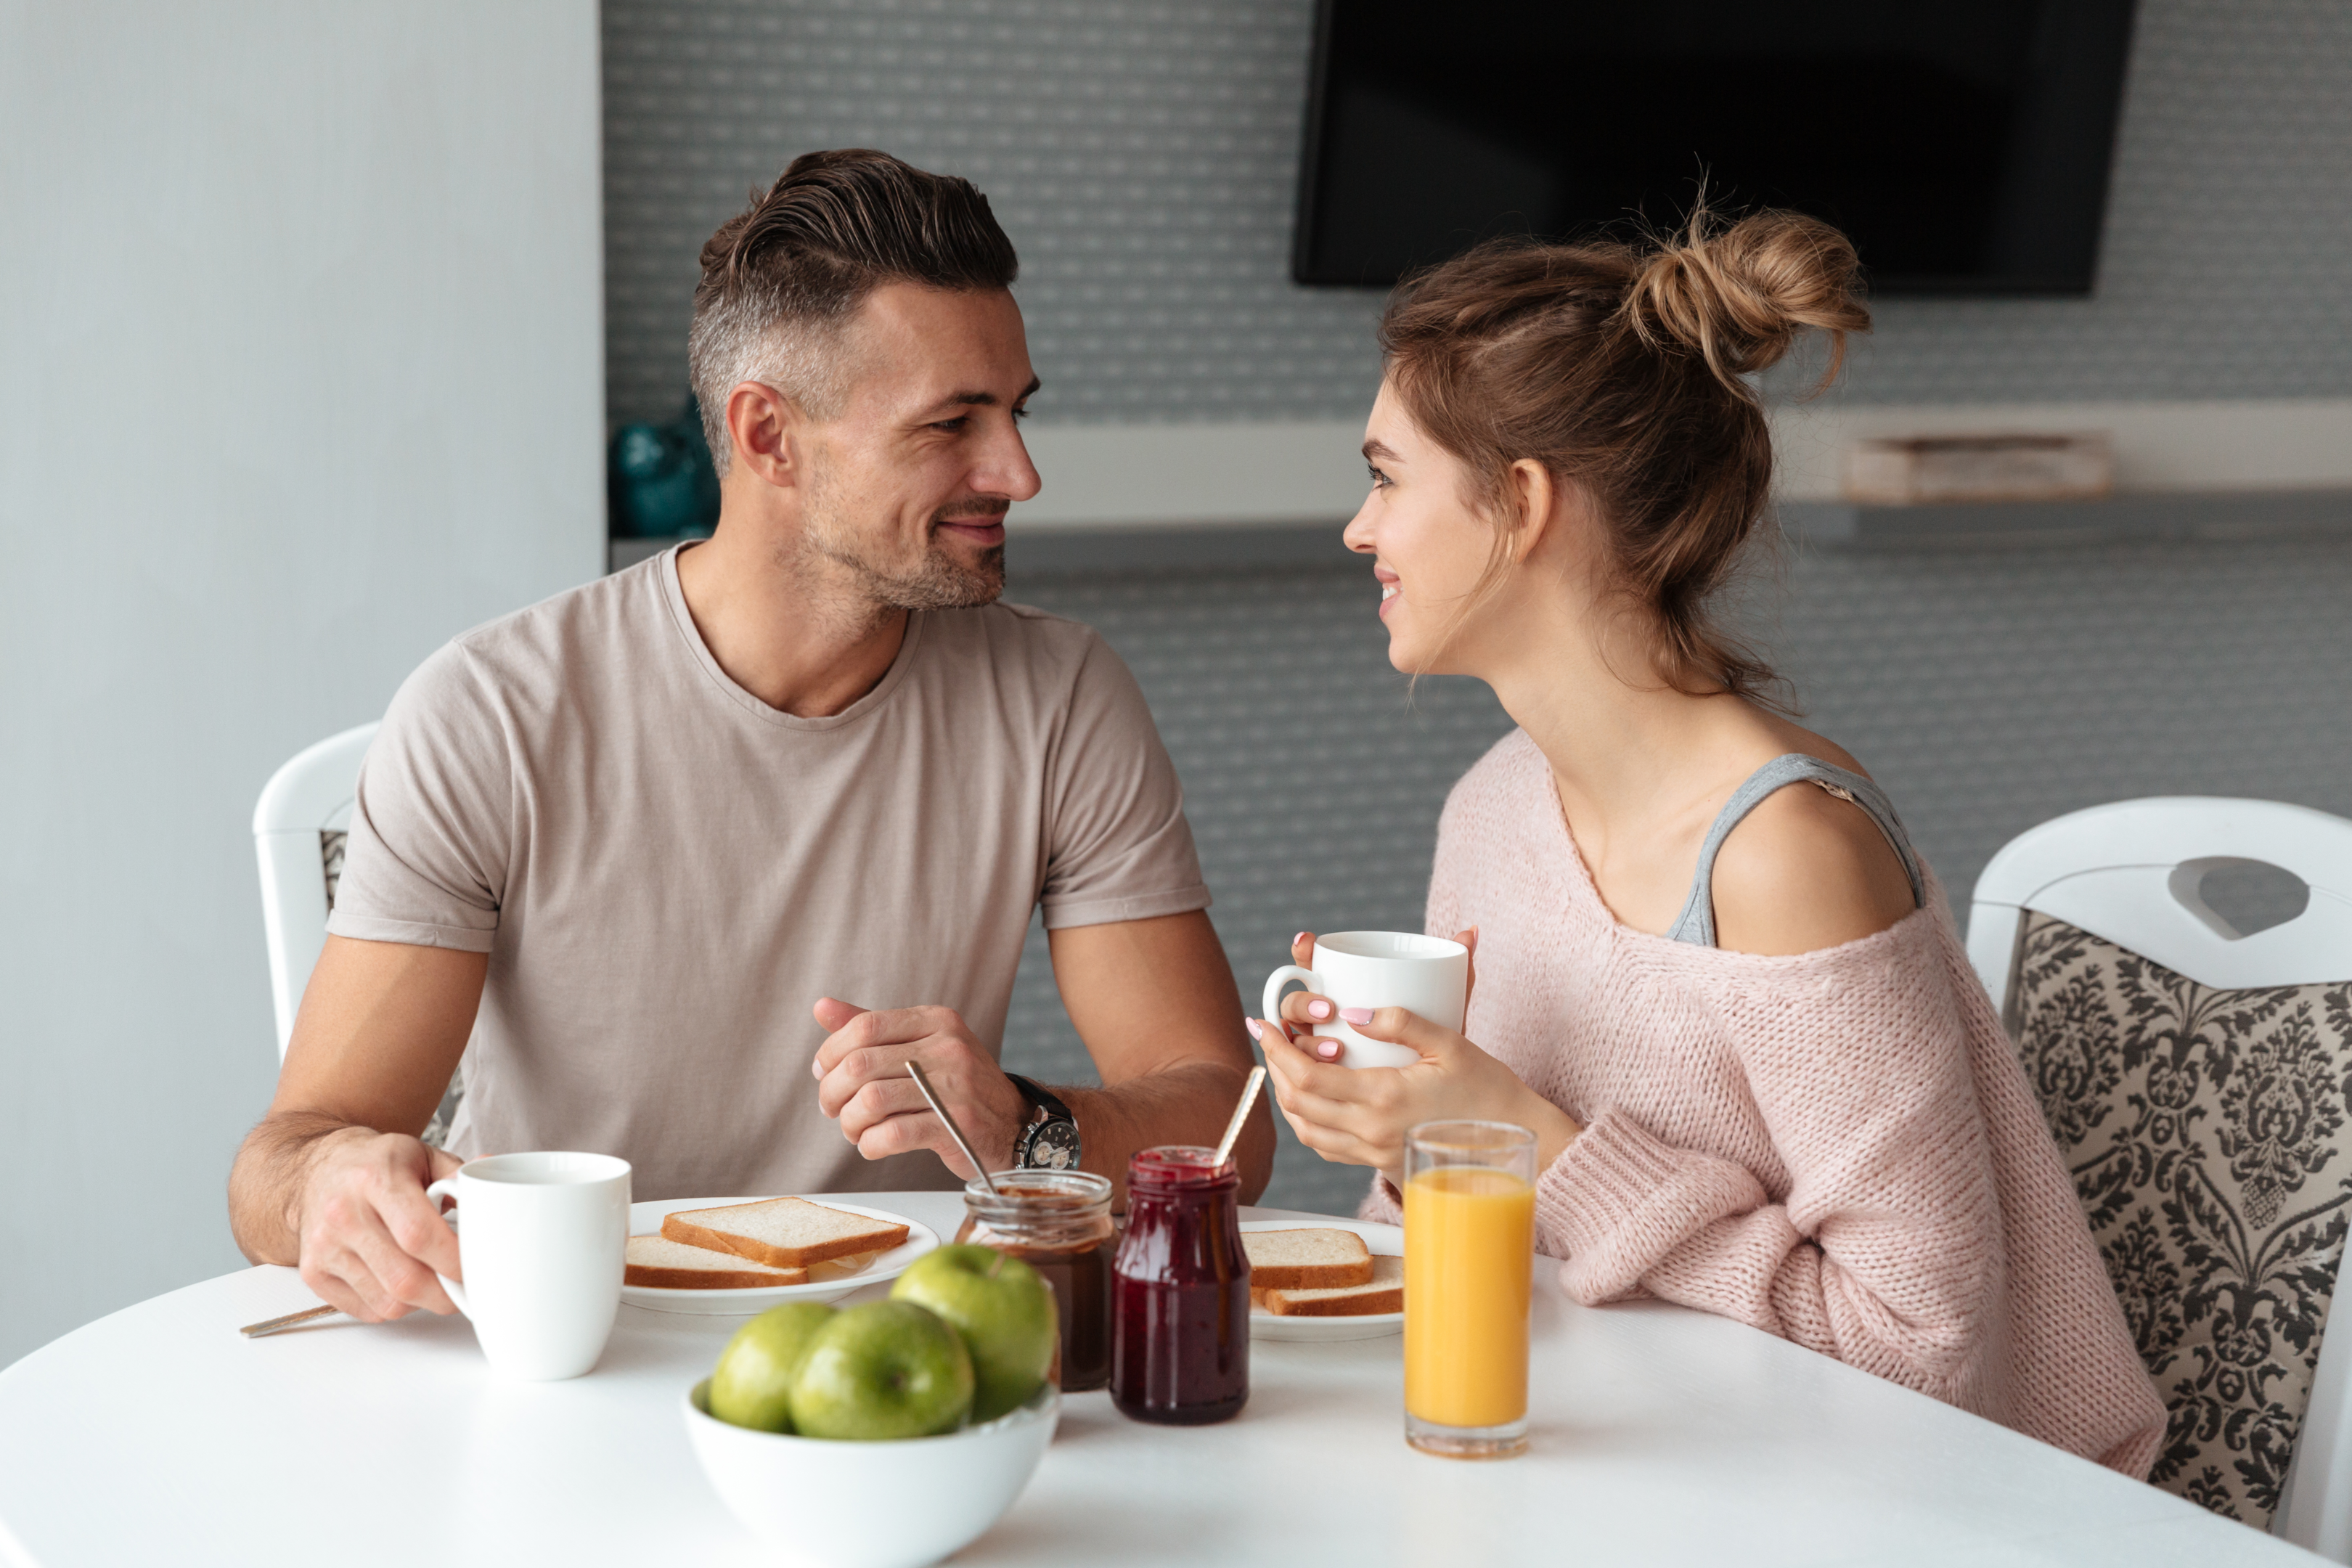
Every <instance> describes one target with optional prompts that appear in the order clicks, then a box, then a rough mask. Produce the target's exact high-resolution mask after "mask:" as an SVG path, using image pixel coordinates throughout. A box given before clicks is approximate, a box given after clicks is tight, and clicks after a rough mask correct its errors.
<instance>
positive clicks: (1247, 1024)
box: [1242, 1018, 1265, 1040]
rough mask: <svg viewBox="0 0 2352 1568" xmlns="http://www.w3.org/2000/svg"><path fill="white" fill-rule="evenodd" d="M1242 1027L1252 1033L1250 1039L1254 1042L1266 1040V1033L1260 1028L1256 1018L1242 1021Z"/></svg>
mask: <svg viewBox="0 0 2352 1568" xmlns="http://www.w3.org/2000/svg"><path fill="white" fill-rule="evenodd" d="M1242 1027H1243V1028H1244V1029H1247V1030H1248V1031H1249V1032H1250V1038H1251V1039H1253V1040H1263V1039H1265V1030H1264V1029H1261V1028H1259V1027H1258V1025H1257V1020H1256V1019H1255V1018H1244V1019H1243V1020H1242Z"/></svg>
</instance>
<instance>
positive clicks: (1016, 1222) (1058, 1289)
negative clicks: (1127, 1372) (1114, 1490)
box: [956, 1170, 1117, 1394]
mask: <svg viewBox="0 0 2352 1568" xmlns="http://www.w3.org/2000/svg"><path fill="white" fill-rule="evenodd" d="M992 1180H993V1181H994V1182H995V1184H996V1190H995V1191H994V1192H990V1191H989V1190H988V1188H986V1187H985V1186H983V1185H982V1184H980V1183H979V1182H977V1181H973V1182H970V1183H967V1184H965V1186H964V1189H963V1227H962V1228H961V1229H960V1230H958V1231H957V1232H956V1240H958V1241H960V1242H961V1241H970V1242H977V1243H978V1244H979V1245H981V1246H982V1247H994V1248H995V1249H996V1250H997V1251H999V1252H1002V1253H1003V1254H1004V1255H1005V1256H1006V1257H1008V1258H1019V1259H1020V1260H1021V1261H1022V1262H1024V1263H1026V1264H1027V1265H1028V1266H1029V1267H1030V1268H1034V1269H1035V1270H1036V1271H1037V1272H1038V1273H1039V1274H1040V1275H1042V1276H1044V1277H1045V1283H1046V1284H1047V1285H1048V1286H1050V1287H1051V1288H1052V1289H1053V1292H1054V1307H1055V1311H1056V1312H1058V1313H1059V1314H1060V1317H1061V1325H1062V1329H1061V1343H1060V1345H1059V1347H1058V1349H1057V1351H1056V1353H1055V1364H1054V1367H1053V1368H1052V1370H1050V1371H1049V1372H1048V1373H1047V1375H1048V1376H1050V1377H1052V1378H1053V1379H1054V1380H1055V1383H1056V1384H1059V1385H1060V1387H1061V1389H1062V1391H1063V1392H1064V1393H1066V1394H1077V1393H1081V1392H1083V1391H1084V1390H1087V1389H1089V1388H1100V1387H1101V1386H1102V1385H1103V1384H1106V1383H1108V1382H1109V1381H1110V1265H1111V1252H1112V1248H1113V1247H1114V1246H1115V1245H1116V1242H1117V1236H1116V1234H1115V1232H1114V1231H1113V1229H1112V1226H1111V1218H1110V1197H1111V1184H1110V1178H1109V1177H1108V1176H1097V1175H1095V1174H1094V1173H1091V1172H1087V1171H1042V1170H1033V1171H999V1172H996V1173H994V1175H993V1176H992Z"/></svg>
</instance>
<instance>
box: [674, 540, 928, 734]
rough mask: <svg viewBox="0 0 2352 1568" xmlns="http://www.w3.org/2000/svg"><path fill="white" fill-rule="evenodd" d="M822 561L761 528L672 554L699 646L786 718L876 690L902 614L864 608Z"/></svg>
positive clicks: (898, 636) (901, 630) (903, 622)
mask: <svg viewBox="0 0 2352 1568" xmlns="http://www.w3.org/2000/svg"><path fill="white" fill-rule="evenodd" d="M838 575H840V574H836V573H835V572H834V571H832V570H829V569H828V566H827V563H824V562H822V561H798V560H795V559H794V558H793V552H792V551H791V550H790V548H789V546H788V545H787V544H783V543H780V542H778V541H777V540H775V539H774V538H773V537H772V535H769V534H767V533H766V532H764V531H761V530H759V529H757V528H755V527H752V526H750V525H749V523H748V521H747V522H746V523H740V524H738V525H737V526H736V527H733V528H729V527H726V526H724V525H723V524H722V526H721V527H720V528H719V532H718V535H717V537H715V538H713V539H711V540H710V541H709V542H707V543H704V544H698V545H696V546H695V547H693V548H692V549H689V550H685V551H682V552H679V554H678V558H677V584H678V588H679V590H680V591H681V592H682V593H683V594H684V595H685V596H686V609H687V613H688V615H690V616H693V617H694V628H695V630H696V631H698V632H699V633H701V634H702V642H703V646H704V647H708V648H709V650H710V657H711V658H715V659H717V660H718V661H719V668H721V669H723V670H725V671H726V672H727V676H728V679H730V680H732V681H734V682H735V684H736V685H738V686H740V687H741V688H742V689H744V690H746V691H748V692H750V693H751V695H752V696H754V697H756V698H758V699H759V700H761V701H762V702H764V703H766V704H767V705H768V706H769V707H771V708H773V709H776V710H779V711H781V712H784V713H789V714H791V715H793V717H794V718H796V719H824V718H829V717H831V716H832V715H834V714H835V713H838V712H840V711H842V710H844V709H845V708H847V707H848V706H849V705H850V704H851V703H853V702H856V700H858V699H859V698H861V697H863V696H865V695H866V693H867V692H869V691H871V690H873V689H874V688H875V687H877V685H879V684H881V681H882V678H883V677H884V676H886V675H887V674H888V673H889V672H890V665H891V663H892V661H893V660H895V659H896V658H898V649H899V647H900V646H901V645H902V644H903V643H904V642H905V641H906V637H907V612H906V611H904V610H887V609H881V608H878V607H877V606H875V605H872V604H871V603H870V602H868V601H866V599H865V598H864V596H863V595H859V594H858V593H857V592H856V590H855V589H854V588H853V587H851V586H850V585H849V584H846V583H844V582H840V581H836V580H835V578H836V576H838Z"/></svg>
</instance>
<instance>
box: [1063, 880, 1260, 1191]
mask: <svg viewBox="0 0 2352 1568" xmlns="http://www.w3.org/2000/svg"><path fill="white" fill-rule="evenodd" d="M1045 940H1046V942H1047V943H1048V945H1049V946H1050V947H1051V949H1052V951H1053V954H1054V980H1055V984H1057V985H1059V986H1060V988H1061V992H1062V1005H1063V1006H1064V1007H1065V1008H1066V1009H1067V1010H1068V1012H1069V1015H1070V1022H1071V1023H1072V1024H1074V1025H1076V1026H1077V1031H1078V1037H1079V1038H1080V1039H1082V1040H1084V1041H1085V1042H1086V1044H1087V1052H1088V1053H1089V1054H1090V1055H1092V1056H1093V1058H1094V1059H1095V1070H1096V1071H1097V1072H1098V1073H1100V1074H1101V1075H1102V1087H1101V1088H1100V1089H1059V1088H1057V1089H1055V1094H1057V1095H1058V1096H1060V1097H1061V1099H1063V1100H1066V1101H1067V1102H1068V1104H1069V1107H1070V1111H1071V1114H1072V1115H1074V1116H1076V1118H1077V1121H1078V1126H1079V1127H1080V1128H1081V1129H1082V1130H1083V1131H1082V1143H1083V1153H1084V1157H1085V1158H1084V1163H1085V1165H1086V1168H1087V1170H1090V1171H1097V1172H1100V1173H1102V1174H1104V1175H1106V1176H1108V1177H1110V1178H1111V1180H1112V1181H1114V1182H1116V1183H1118V1184H1119V1187H1120V1190H1121V1194H1122V1196H1121V1202H1122V1204H1123V1203H1124V1193H1125V1188H1126V1184H1127V1161H1128V1156H1129V1155H1130V1154H1132V1153H1134V1152H1136V1151H1137V1150H1139V1149H1149V1148H1150V1147H1152V1146H1153V1145H1155V1144H1160V1143H1214V1142H1216V1141H1217V1140H1218V1138H1219V1137H1220V1136H1222V1135H1223V1132H1224V1131H1225V1122H1226V1121H1228V1120H1229V1119H1230V1118H1231V1117H1232V1116H1233V1113H1234V1103H1235V1102H1236V1101H1237V1100H1240V1099H1241V1092H1242V1087H1243V1085H1244V1084H1245V1083H1246V1082H1248V1080H1249V1070H1250V1068H1251V1066H1252V1065H1253V1064H1254V1063H1255V1060H1256V1058H1255V1056H1253V1055H1252V1054H1251V1051H1250V1045H1249V1038H1248V1037H1247V1036H1246V1035H1245V1034H1244V1033H1243V1030H1242V1024H1241V1018H1242V1000H1241V994H1240V993H1239V992H1238V991H1236V990H1234V971H1233V966H1232V965H1231V964H1230V963H1227V962H1226V961H1225V950H1224V945H1223V943H1222V942H1218V940H1217V932H1216V928H1215V927H1213V926H1212V925H1211V924H1210V923H1209V917H1208V915H1207V914H1206V913H1205V912H1203V911H1200V910H1195V911H1193V912H1192V913H1190V914H1181V915H1166V916H1162V917H1161V918H1160V919H1157V920H1144V921H1114V922H1112V923H1110V924H1108V925H1091V926H1066V927H1064V928H1062V929H1061V930H1059V931H1047V932H1046V933H1045ZM1272 1098H1273V1097H1272V1096H1271V1095H1264V1096H1261V1097H1260V1098H1259V1100H1258V1103H1257V1106H1256V1108H1255V1110H1252V1111H1251V1113H1250V1119H1249V1121H1248V1123H1247V1124H1246V1125H1244V1127H1243V1129H1242V1136H1241V1142H1240V1143H1239V1144H1237V1145H1236V1146H1235V1148H1234V1160H1235V1163H1238V1164H1239V1165H1240V1166H1241V1175H1242V1190H1241V1199H1242V1202H1244V1203H1255V1202H1256V1201H1257V1197H1258V1194H1261V1193H1263V1192H1265V1184H1266V1183H1267V1182H1268V1181H1269V1180H1270V1179H1272V1177H1273V1175H1274V1111H1273V1108H1272V1106H1271V1105H1270V1104H1268V1103H1267V1102H1268V1101H1269V1100H1271V1099H1272Z"/></svg>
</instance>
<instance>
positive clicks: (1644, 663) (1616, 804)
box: [1465, 616, 1778, 888]
mask: <svg viewBox="0 0 2352 1568" xmlns="http://www.w3.org/2000/svg"><path fill="white" fill-rule="evenodd" d="M1543 620H1544V622H1546V623H1549V624H1539V625H1537V626H1524V627H1521V628H1517V635H1514V636H1512V637H1508V638H1507V639H1494V640H1490V641H1489V643H1488V646H1489V647H1496V646H1497V644H1498V643H1499V644H1500V645H1501V646H1502V647H1503V648H1504V650H1505V651H1500V652H1497V653H1496V654H1493V655H1492V656H1490V658H1487V659H1482V660H1479V661H1477V662H1479V663H1480V664H1482V665H1485V666H1486V668H1476V669H1472V670H1468V671H1465V673H1470V674H1475V675H1477V676H1478V677H1479V678H1480V679H1484V680H1486V683H1487V684H1488V685H1489V686H1491V687H1492V688H1493V689H1494V691H1495V695H1496V698H1497V699H1498V700H1500V701H1501V702H1502V705H1503V708H1504V710H1505V711H1506V712H1507V713H1509V714H1510V716H1511V718H1512V719H1513V720H1514V721H1517V724H1518V726H1519V727H1520V728H1521V729H1522V730H1524V731H1527V733H1528V738H1529V739H1530V740H1532V741H1534V742H1535V743H1536V746H1537V749H1538V750H1539V751H1541V752H1543V754H1544V759H1545V761H1546V762H1548V763H1550V765H1551V773H1552V777H1553V779H1554V780H1555V782H1556V783H1557V784H1558V786H1559V799H1560V807H1561V809H1562V811H1563V812H1564V813H1565V814H1566V816H1567V818H1568V826H1569V829H1570V832H1571V833H1572V834H1573V835H1574V837H1575V838H1576V841H1577V846H1578V848H1579V849H1580V851H1581V853H1582V854H1583V856H1584V858H1585V860H1586V861H1587V863H1588V864H1589V865H1590V866H1591V868H1592V869H1593V871H1594V873H1595V876H1596V878H1597V879H1601V881H1602V884H1603V886H1604V888H1605V887H1606V886H1607V884H1608V881H1609V880H1610V879H1609V877H1608V876H1607V875H1606V873H1607V871H1608V870H1609V869H1610V868H1622V867H1626V866H1628V865H1629V863H1633V862H1641V861H1649V860H1653V859H1655V858H1660V857H1663V858H1664V859H1665V860H1667V861H1668V862H1669V866H1668V867H1665V868H1659V869H1662V870H1664V869H1670V868H1671V865H1672V864H1673V863H1678V862H1679V861H1680V860H1681V859H1682V858H1684V857H1683V854H1682V851H1683V849H1684V847H1685V845H1684V843H1683V841H1684V840H1685V839H1689V840H1690V841H1691V846H1690V847H1692V848H1694V849H1695V847H1696V840H1697V838H1698V837H1704V835H1705V833H1706V826H1707V824H1708V823H1709V822H1711V821H1712V820H1713V816H1714V812H1715V810H1716V809H1717V806H1719V805H1720V804H1721V800H1722V798H1723V797H1724V796H1725V795H1727V793H1728V792H1729V791H1730V790H1731V789H1733V788H1736V787H1737V785H1738V780H1739V779H1741V778H1744V777H1745V776H1746V775H1747V774H1748V772H1750V771H1751V770H1752V769H1753V768H1754V767H1755V766H1756V765H1757V763H1758V762H1759V761H1760V760H1761V758H1759V756H1758V753H1759V751H1760V752H1766V753H1768V754H1769V753H1770V752H1773V751H1774V750H1776V749H1777V745H1778V737H1777V736H1776V735H1775V734H1774V733H1773V728H1774V727H1773V725H1772V722H1771V721H1770V720H1769V719H1768V718H1767V717H1766V716H1765V715H1764V714H1763V713H1761V712H1759V710H1757V709H1755V708H1754V707H1752V706H1751V705H1749V704H1748V703H1747V702H1746V701H1743V700H1740V699H1738V698H1737V697H1730V696H1705V697H1699V696H1692V695H1690V694H1688V693H1686V692H1682V691H1677V690H1675V689H1674V688H1673V687H1672V686H1670V685H1668V684H1667V683H1666V682H1665V681H1664V679H1661V678H1659V677H1658V676H1656V675H1655V674H1654V673H1652V669H1651V666H1652V660H1651V658H1650V657H1649V655H1648V653H1647V649H1646V644H1645V643H1643V642H1642V641H1640V640H1639V639H1637V638H1636V637H1634V636H1633V635H1632V633H1633V628H1632V627H1631V626H1624V625H1622V623H1621V624H1620V625H1621V631H1620V635H1618V636H1616V637H1614V638H1613V639H1612V645H1606V646H1605V645H1604V644H1603V643H1602V641H1601V639H1599V638H1596V637H1594V636H1593V635H1592V632H1591V624H1592V623H1591V621H1589V620H1584V619H1580V618H1571V617H1570V616H1559V617H1553V616H1545V617H1543ZM1637 875H1638V873H1637Z"/></svg>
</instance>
